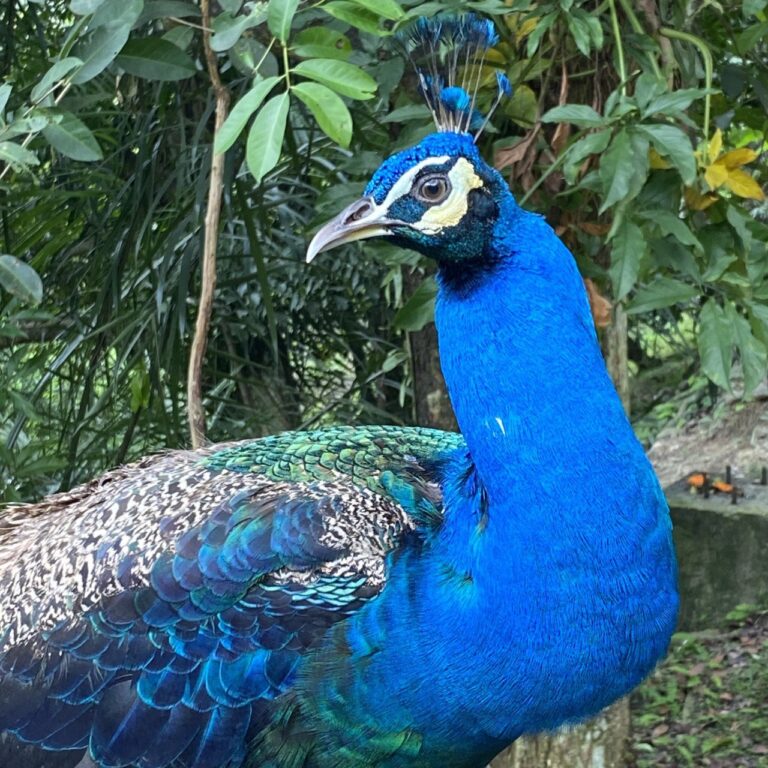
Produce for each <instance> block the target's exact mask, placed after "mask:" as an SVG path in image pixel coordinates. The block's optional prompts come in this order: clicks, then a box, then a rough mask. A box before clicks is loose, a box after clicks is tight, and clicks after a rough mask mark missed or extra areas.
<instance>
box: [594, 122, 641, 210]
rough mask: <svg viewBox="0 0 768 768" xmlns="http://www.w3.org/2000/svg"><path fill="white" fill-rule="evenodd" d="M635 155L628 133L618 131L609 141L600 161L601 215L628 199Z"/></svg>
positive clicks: (623, 130) (633, 173) (633, 175)
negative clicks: (601, 186)
mask: <svg viewBox="0 0 768 768" xmlns="http://www.w3.org/2000/svg"><path fill="white" fill-rule="evenodd" d="M635 163H636V158H635V153H634V150H633V147H632V141H631V138H630V135H629V132H628V131H627V130H626V129H622V130H620V131H619V132H618V133H617V134H616V135H615V136H614V137H613V141H611V144H610V146H609V147H608V150H607V151H606V153H605V155H603V158H602V160H601V161H600V172H599V173H600V180H601V182H602V185H603V203H602V205H601V206H600V213H603V212H604V211H606V210H607V209H608V208H610V207H611V206H612V205H614V204H615V203H618V202H619V201H622V200H627V199H629V197H630V186H631V184H632V182H633V180H634V177H635Z"/></svg>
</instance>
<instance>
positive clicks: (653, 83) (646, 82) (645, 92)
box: [635, 72, 667, 111]
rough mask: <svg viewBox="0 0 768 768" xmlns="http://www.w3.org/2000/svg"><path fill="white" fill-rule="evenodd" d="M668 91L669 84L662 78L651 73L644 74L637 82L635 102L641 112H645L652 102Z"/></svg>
mask: <svg viewBox="0 0 768 768" xmlns="http://www.w3.org/2000/svg"><path fill="white" fill-rule="evenodd" d="M666 90H667V83H666V81H665V80H664V78H662V77H656V75H655V74H653V73H651V72H643V73H642V74H641V75H640V77H638V78H637V80H635V102H636V103H637V106H638V107H639V108H640V110H641V111H642V110H644V109H645V108H646V107H647V106H648V104H650V102H651V100H652V99H653V98H654V97H655V96H658V95H660V94H662V93H665V92H666Z"/></svg>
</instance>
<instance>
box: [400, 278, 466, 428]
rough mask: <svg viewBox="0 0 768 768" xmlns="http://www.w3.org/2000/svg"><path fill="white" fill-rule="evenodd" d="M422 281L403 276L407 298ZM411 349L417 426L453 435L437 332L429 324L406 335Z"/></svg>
mask: <svg viewBox="0 0 768 768" xmlns="http://www.w3.org/2000/svg"><path fill="white" fill-rule="evenodd" d="M420 282H421V278H420V276H419V275H418V274H415V273H413V272H406V273H405V279H404V283H405V289H406V292H407V294H409V295H410V294H412V293H413V291H415V290H416V288H417V287H418V285H419V283H420ZM408 342H409V344H410V347H411V371H412V373H413V404H414V415H415V417H416V423H417V424H418V425H419V426H420V427H434V428H435V429H448V430H453V431H456V430H458V425H457V424H456V417H455V416H454V414H453V408H452V407H451V401H450V399H449V398H448V390H447V389H446V387H445V379H444V378H443V371H442V369H441V368H440V353H439V351H438V348H437V328H435V324H434V323H429V324H428V325H426V326H424V328H422V329H421V330H420V331H416V332H414V333H410V334H408Z"/></svg>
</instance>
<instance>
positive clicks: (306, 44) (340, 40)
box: [291, 27, 352, 60]
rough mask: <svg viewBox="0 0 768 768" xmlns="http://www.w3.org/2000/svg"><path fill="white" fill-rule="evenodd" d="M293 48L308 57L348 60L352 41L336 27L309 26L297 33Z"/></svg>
mask: <svg viewBox="0 0 768 768" xmlns="http://www.w3.org/2000/svg"><path fill="white" fill-rule="evenodd" d="M291 50H292V51H293V53H295V54H296V55H297V56H301V57H302V58H306V59H341V60H346V59H348V58H349V56H350V54H351V53H352V43H350V42H349V38H348V37H347V36H346V35H342V34H341V32H337V31H336V30H335V29H327V28H326V27H308V28H307V29H302V30H301V32H299V33H298V34H297V35H296V37H295V38H294V45H293V47H292V48H291Z"/></svg>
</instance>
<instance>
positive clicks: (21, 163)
mask: <svg viewBox="0 0 768 768" xmlns="http://www.w3.org/2000/svg"><path fill="white" fill-rule="evenodd" d="M0 160H2V161H3V162H4V163H8V165H10V166H11V167H13V168H16V169H17V170H26V168H27V166H29V165H40V161H39V160H38V159H37V155H36V154H35V153H34V152H30V151H29V150H28V149H27V148H26V147H22V146H21V144H14V143H13V142H12V141H0Z"/></svg>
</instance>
